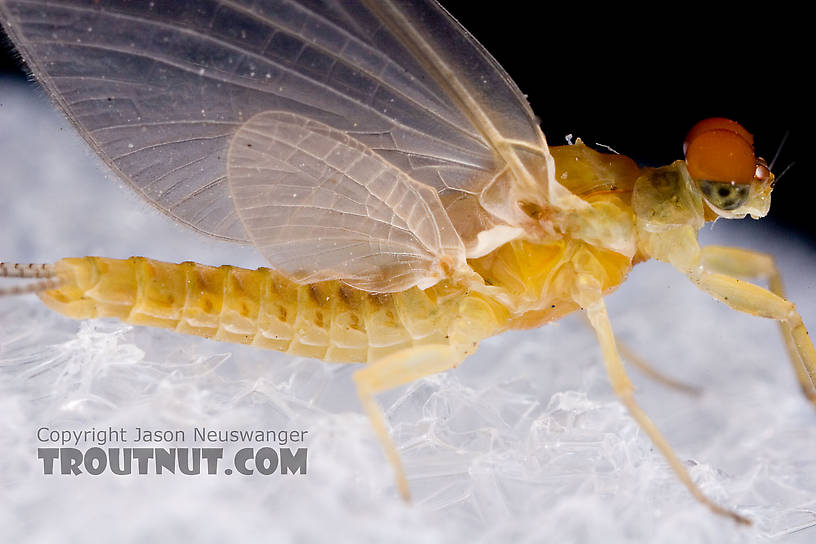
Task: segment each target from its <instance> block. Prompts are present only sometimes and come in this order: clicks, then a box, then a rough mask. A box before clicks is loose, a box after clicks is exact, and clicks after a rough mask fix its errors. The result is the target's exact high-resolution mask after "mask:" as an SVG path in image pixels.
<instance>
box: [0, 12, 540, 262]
mask: <svg viewBox="0 0 816 544" xmlns="http://www.w3.org/2000/svg"><path fill="white" fill-rule="evenodd" d="M0 15H2V19H3V21H4V23H5V25H6V28H7V30H8V31H9V33H10V35H11V36H12V38H13V39H14V41H15V43H16V45H17V46H18V47H19V49H20V50H21V52H22V54H23V56H24V58H25V60H26V61H27V63H28V65H29V66H30V67H31V69H32V71H33V72H34V74H35V75H36V76H37V77H38V78H39V79H40V80H41V81H42V82H43V83H44V84H45V86H46V87H47V88H48V90H49V91H50V93H51V95H52V96H53V98H54V99H55V100H56V101H57V102H58V103H59V104H60V106H61V107H62V108H63V109H64V110H65V112H66V113H67V115H68V116H69V117H70V118H71V120H72V121H73V122H74V123H75V124H76V125H77V127H78V128H79V130H80V132H81V133H82V135H83V136H84V137H85V139H86V140H87V141H88V142H89V143H90V144H91V145H92V146H93V147H94V148H95V149H96V150H97V152H98V153H99V154H100V155H101V156H102V157H103V158H104V159H105V161H106V162H107V163H108V164H109V165H110V166H111V167H112V168H113V169H114V170H115V171H116V172H117V173H119V174H120V175H121V176H122V177H123V178H124V179H126V180H127V181H128V182H129V183H130V184H131V186H132V187H133V188H134V189H135V190H136V191H137V192H139V193H141V194H142V195H143V196H144V197H145V198H146V199H148V200H149V201H150V202H152V203H153V204H154V205H156V206H157V207H158V208H159V209H161V210H162V211H164V212H165V213H167V214H169V215H171V216H172V217H174V218H175V219H177V220H179V221H181V222H182V223H185V224H187V225H189V226H191V227H193V228H195V229H197V230H199V231H202V232H204V233H207V234H210V235H213V236H217V237H221V238H226V239H230V240H234V241H238V242H246V241H251V240H258V239H260V237H259V236H257V235H254V234H253V233H252V232H248V230H247V228H248V227H247V225H245V224H244V223H243V222H242V221H241V218H240V214H239V211H238V209H237V208H236V206H235V204H234V202H233V201H232V200H231V199H230V198H229V193H230V190H229V183H228V181H227V150H228V148H229V146H230V142H231V141H232V140H233V138H234V137H235V135H236V133H238V132H239V130H240V127H242V125H244V124H245V123H246V122H247V121H249V120H250V119H252V118H253V117H255V116H256V115H257V114H260V113H263V112H273V111H274V112H289V113H291V114H294V115H297V116H299V117H301V118H305V119H311V120H314V121H316V122H318V123H320V124H322V125H325V126H327V127H330V128H332V129H334V130H336V131H339V132H340V133H344V134H346V135H348V136H349V137H351V138H353V139H354V140H355V142H357V143H358V144H360V145H362V146H363V147H365V148H366V149H368V150H370V151H371V152H373V153H375V154H376V155H378V156H379V157H380V158H381V159H382V160H384V161H386V162H387V163H389V164H391V165H392V166H393V167H395V168H396V169H398V170H400V171H402V172H403V173H404V174H405V175H406V176H408V178H410V179H412V180H414V182H418V183H422V184H425V185H427V186H428V187H430V188H432V189H433V191H435V192H436V193H437V194H438V195H439V198H440V201H441V202H442V205H443V206H444V207H445V209H446V210H447V212H448V215H449V217H450V219H451V221H452V224H453V226H454V227H455V229H456V230H457V232H458V233H459V234H460V236H461V238H462V239H463V240H464V242H465V244H466V245H467V246H469V247H470V246H472V245H473V244H475V242H476V237H477V236H478V235H479V234H480V233H481V232H482V231H484V230H486V229H489V228H491V227H493V226H495V225H497V224H501V225H508V224H509V225H510V226H512V225H513V223H514V221H515V219H514V216H513V213H509V212H508V211H507V207H508V206H509V205H512V206H515V202H516V201H517V200H519V196H518V194H516V193H514V192H513V188H514V184H515V183H516V179H517V178H518V176H517V174H518V168H519V167H518V165H515V166H514V167H513V168H515V170H513V168H510V169H508V162H511V163H513V161H511V160H509V159H508V151H507V149H510V147H512V146H510V147H508V146H507V145H499V144H502V143H503V142H505V143H506V141H508V140H513V141H514V142H516V143H514V144H512V145H513V146H517V144H518V142H521V143H526V144H528V145H529V146H530V147H531V148H532V149H534V150H536V151H535V152H533V153H532V156H533V162H535V163H536V168H538V169H539V172H537V174H540V175H546V176H550V177H551V174H550V172H548V171H547V169H546V167H547V162H546V160H545V159H547V157H548V154H547V152H546V145H545V144H544V140H543V137H542V135H541V133H540V131H539V130H538V128H537V126H536V121H535V119H534V117H533V115H532V112H531V111H530V109H529V106H528V105H527V103H526V101H525V99H524V98H523V96H522V95H521V93H520V92H519V91H518V89H517V88H516V87H515V85H514V84H513V83H512V81H511V80H510V79H509V77H508V76H507V74H506V73H505V72H504V71H503V70H502V69H501V68H500V67H499V66H498V64H497V63H496V62H495V61H494V60H493V59H492V58H491V57H490V56H489V55H488V54H487V53H486V52H485V51H484V49H483V48H482V47H481V46H480V45H479V44H478V43H477V42H476V41H475V40H474V39H473V38H472V37H471V36H470V35H469V34H468V33H467V32H466V31H465V30H464V29H463V28H462V27H461V26H460V25H459V24H458V23H457V22H456V21H454V20H453V19H452V18H451V17H450V16H449V15H448V14H447V13H446V12H445V11H444V10H443V9H442V8H441V7H440V6H438V5H437V4H436V3H435V2H433V1H432V0H424V1H413V2H409V1H390V2H389V1H384V2H368V1H365V0H324V1H315V0H303V1H286V0H256V1H252V2H249V1H243V0H235V1H215V0H202V1H195V2H194V1H191V0H153V1H146V0H145V1H124V0H118V1H114V0H60V1H57V2H46V1H44V0H0ZM499 149H504V151H503V152H499V151H497V150H499ZM513 153H516V151H512V152H511V154H513ZM511 158H513V157H511ZM516 162H518V161H516ZM522 162H523V161H522ZM514 164H515V163H514ZM510 166H511V167H512V166H513V165H510ZM522 177H523V176H522ZM525 179H526V178H525ZM527 182H528V183H527V185H528V189H529V190H528V192H530V190H534V188H533V189H530V187H531V184H530V183H529V180H527ZM524 199H530V200H541V199H536V198H535V197H530V198H528V197H527V196H525V197H524ZM270 221H272V219H270ZM273 223H274V221H273ZM273 223H270V224H273ZM253 228H254V227H253ZM301 247H302V251H304V252H307V253H313V247H312V246H311V245H309V244H303V245H302V246H301ZM270 259H271V257H270ZM271 262H272V263H273V264H275V260H274V259H271ZM334 264H335V265H337V264H338V263H334Z"/></svg>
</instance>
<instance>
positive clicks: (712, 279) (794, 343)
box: [688, 246, 816, 405]
mask: <svg viewBox="0 0 816 544" xmlns="http://www.w3.org/2000/svg"><path fill="white" fill-rule="evenodd" d="M688 275H689V277H690V278H691V279H692V281H694V282H695V283H696V284H697V286H698V287H700V288H701V289H703V290H704V291H706V292H707V293H709V294H710V295H712V296H713V297H714V298H716V299H718V300H720V301H722V302H724V303H725V304H727V305H729V306H731V307H732V308H734V309H735V310H738V311H740V312H745V313H749V314H752V315H757V316H760V317H767V318H770V319H775V320H777V321H778V322H779V328H780V330H781V332H782V337H783V338H784V339H785V345H786V347H787V350H788V355H789V356H790V360H791V363H792V364H793V368H794V371H795V372H796V377H797V379H798V380H799V385H800V386H801V388H802V391H803V392H804V394H805V396H806V397H807V398H808V399H809V400H810V401H811V403H813V404H814V405H816V350H814V349H813V343H812V341H811V340H810V338H809V336H808V332H807V329H806V328H805V324H804V323H803V322H802V317H801V316H800V315H799V313H798V312H797V311H796V307H795V306H794V305H793V303H791V302H789V301H788V300H786V299H785V291H784V288H783V286H782V278H781V276H780V274H779V269H778V268H777V267H776V264H775V263H774V261H773V258H772V257H771V256H769V255H765V254H762V253H756V252H753V251H748V250H744V249H738V248H730V247H720V246H708V247H704V248H703V250H702V271H699V270H695V271H692V272H690V273H689V274H688ZM747 279H752V280H766V281H768V287H769V288H770V290H767V289H764V288H762V287H759V286H757V285H754V284H752V283H749V282H747V281H745V280H747Z"/></svg>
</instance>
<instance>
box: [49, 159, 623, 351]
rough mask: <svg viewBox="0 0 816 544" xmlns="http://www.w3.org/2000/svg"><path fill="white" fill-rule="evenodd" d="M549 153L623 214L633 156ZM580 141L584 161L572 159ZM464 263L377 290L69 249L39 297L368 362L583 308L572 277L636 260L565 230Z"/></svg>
mask: <svg viewBox="0 0 816 544" xmlns="http://www.w3.org/2000/svg"><path fill="white" fill-rule="evenodd" d="M559 150H561V152H560V153H559ZM554 151H555V154H556V157H557V158H559V161H558V164H559V165H561V166H562V167H561V168H560V169H559V173H560V174H561V178H562V180H565V181H566V182H567V183H566V185H567V186H568V187H570V188H571V189H573V190H574V191H576V193H577V194H579V195H582V196H584V197H585V198H587V200H588V201H590V202H593V201H594V202H603V203H604V205H606V206H612V207H613V208H614V209H616V210H618V211H621V212H622V213H624V216H625V212H626V210H628V209H630V205H629V202H628V199H627V195H628V194H629V192H630V191H631V183H632V182H633V181H634V174H636V172H637V167H635V166H634V164H633V163H631V161H630V160H629V159H625V158H624V157H617V156H612V155H603V154H600V153H597V152H594V151H591V150H589V149H588V148H586V147H583V146H581V147H578V146H567V147H564V148H555V150H554ZM576 151H579V152H583V154H584V156H582V157H580V159H581V160H573V158H576V159H577V158H578V157H573V155H574V154H575V152H576ZM588 153H591V156H590V157H589V158H590V159H596V162H594V163H593V161H592V160H589V161H588V160H587V158H588V157H587V156H586V155H587V154H588ZM598 161H601V162H598ZM627 161H628V162H627ZM610 166H611V167H613V174H614V175H609V176H606V178H608V179H602V178H604V176H603V175H600V176H599V169H606V170H609V169H610ZM601 174H602V173H601ZM627 174H628V175H627ZM630 178H631V179H630ZM582 193H583V194H582ZM587 195H588V196H587ZM630 215H631V212H630ZM469 264H470V266H471V268H472V269H473V270H474V271H475V272H476V273H477V274H478V276H477V277H479V278H481V281H477V283H474V281H473V279H472V278H469V279H468V281H460V280H456V279H453V278H452V279H449V280H444V281H442V282H440V283H437V284H436V285H434V286H432V287H430V288H427V289H424V290H421V289H419V288H416V287H414V288H411V289H408V290H406V291H402V292H398V293H392V294H375V293H368V292H365V291H361V290H358V289H354V288H352V287H349V286H348V285H345V284H344V283H342V282H340V281H325V282H319V283H313V284H308V285H300V284H296V283H294V282H292V281H290V280H288V279H287V278H286V277H285V276H283V275H281V274H279V273H277V272H275V271H273V270H270V269H266V268H261V269H258V270H246V269H242V268H236V267H233V266H221V267H211V266H205V265H201V264H196V263H192V262H185V263H181V264H172V263H164V262H158V261H154V260H151V259H146V258H143V257H132V258H130V259H125V260H117V259H107V258H101V257H84V258H69V259H63V260H61V261H59V262H58V263H57V265H56V271H57V275H58V276H60V277H61V278H64V279H66V282H65V284H64V285H62V286H61V287H59V288H58V289H54V290H51V291H45V292H43V293H41V294H40V297H41V298H42V300H43V301H44V302H45V303H46V304H47V305H48V306H49V307H50V308H52V309H54V310H56V311H58V312H60V313H62V314H65V315H67V316H69V317H73V318H77V319H87V318H96V317H116V318H119V319H122V320H124V321H127V322H129V323H133V324H135V325H147V326H153V327H163V328H169V329H173V330H175V331H177V332H180V333H186V334H194V335H198V336H204V337H206V338H212V339H215V340H220V341H226V342H237V343H241V344H249V345H252V346H256V347H261V348H270V349H276V350H280V351H285V352H287V353H291V354H293V355H301V356H306V357H315V358H319V359H324V360H327V361H337V362H370V361H374V360H378V359H381V358H383V357H384V356H387V355H389V354H391V353H394V352H397V351H400V350H402V349H405V348H409V347H413V346H419V345H426V344H428V345H440V344H451V343H454V342H459V343H462V342H466V343H472V342H478V341H479V340H481V339H482V338H484V337H487V336H491V335H493V334H498V333H500V332H502V331H504V330H507V329H509V328H529V327H535V326H539V325H541V324H544V323H547V322H549V321H553V320H555V319H559V318H560V317H562V316H564V315H566V314H567V313H570V312H572V311H574V310H576V309H578V305H577V304H576V302H574V299H575V296H574V290H575V288H576V285H575V283H576V280H577V278H578V277H580V276H581V275H584V276H586V275H590V276H591V277H593V278H595V279H597V280H598V281H599V283H600V285H601V287H602V290H603V291H604V292H608V291H610V290H612V289H614V288H615V287H617V286H618V285H619V284H620V283H621V282H622V281H623V280H624V279H625V277H626V273H627V272H628V271H629V269H630V268H631V265H632V260H631V258H628V257H626V256H623V255H621V254H619V253H615V252H613V251H610V250H607V249H602V248H598V247H595V246H593V245H592V244H590V243H587V242H585V241H582V240H579V239H573V238H570V237H568V236H561V237H553V238H552V239H550V240H543V241H538V242H532V241H527V240H513V241H511V242H508V243H506V244H504V245H501V246H500V247H498V248H496V249H495V250H494V251H492V252H490V253H488V254H487V255H485V256H483V257H480V258H478V259H472V260H470V261H469ZM468 351H470V350H468Z"/></svg>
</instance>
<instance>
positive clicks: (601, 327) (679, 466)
mask: <svg viewBox="0 0 816 544" xmlns="http://www.w3.org/2000/svg"><path fill="white" fill-rule="evenodd" d="M593 299H594V300H592V299H589V300H590V301H589V302H587V303H585V304H582V306H583V307H584V311H586V313H587V316H588V317H589V320H590V322H591V323H592V326H593V328H594V329H595V334H596V335H597V337H598V341H599V342H600V344H601V351H602V352H603V359H604V364H605V365H606V372H607V374H608V375H609V380H610V382H611V384H612V389H613V390H614V391H615V394H616V395H617V396H618V398H619V399H620V401H621V402H623V404H624V406H626V408H627V409H628V410H629V413H630V414H631V415H632V417H633V418H634V419H635V421H637V423H638V425H640V428H641V429H643V430H644V431H645V432H646V434H647V435H648V436H649V438H650V439H651V440H652V442H653V443H654V445H655V446H657V448H658V449H659V450H660V452H661V453H662V454H663V457H665V458H666V461H668V462H669V465H670V466H671V468H672V470H673V471H674V473H675V474H676V475H677V477H678V478H680V481H682V482H683V483H684V484H685V485H686V487H687V488H688V490H689V491H690V492H691V494H692V495H693V496H694V497H695V498H696V499H697V500H698V501H700V502H701V503H703V504H705V505H706V506H708V507H709V508H710V509H711V510H712V511H713V512H714V513H716V514H720V515H723V516H728V517H731V518H732V519H734V520H735V521H737V522H738V523H744V524H749V523H750V521H748V520H747V519H746V518H744V517H742V516H740V515H739V514H737V513H736V512H732V511H731V510H728V509H726V508H723V507H722V506H720V505H718V504H716V503H715V502H713V501H712V500H711V499H709V498H708V497H706V496H705V495H704V494H703V492H702V491H701V490H700V488H699V487H697V485H696V484H695V483H694V482H693V481H692V479H691V476H689V473H688V471H686V468H685V467H684V466H683V463H682V461H680V459H679V458H678V457H677V454H676V453H674V450H673V449H672V447H671V446H670V445H669V443H668V442H667V441H666V438H665V437H664V436H663V434H661V432H660V431H659V430H658V428H657V427H656V426H655V424H654V423H653V422H652V420H651V419H649V416H647V415H646V413H645V412H644V411H643V410H642V409H641V408H640V406H639V405H638V404H637V402H636V401H635V397H634V387H633V386H632V383H631V382H630V381H629V377H628V376H627V375H626V370H625V369H624V367H623V363H622V362H621V359H620V357H619V355H618V350H617V348H616V347H615V336H614V334H613V332H612V326H611V324H610V323H609V316H608V315H607V313H606V305H605V304H604V302H603V299H602V298H601V297H600V296H598V297H597V298H595V297H593Z"/></svg>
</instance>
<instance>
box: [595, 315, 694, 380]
mask: <svg viewBox="0 0 816 544" xmlns="http://www.w3.org/2000/svg"><path fill="white" fill-rule="evenodd" d="M582 315H583V316H584V323H585V324H586V325H588V326H589V327H592V323H591V322H590V321H589V319H588V318H587V316H586V314H585V313H584V314H582ZM616 343H617V346H618V352H619V353H620V354H621V355H622V356H623V358H624V359H625V360H626V361H628V362H630V363H632V364H633V365H634V366H636V367H637V368H638V370H640V371H641V372H642V373H643V374H645V375H647V376H648V377H650V378H652V379H653V380H655V381H657V382H660V383H662V384H663V385H665V386H666V387H671V388H672V389H677V390H678V391H682V392H683V393H687V394H689V395H699V394H700V388H699V387H697V386H694V385H689V384H687V383H683V382H681V381H679V380H675V379H674V378H672V377H671V376H669V375H667V374H665V373H663V372H661V371H660V370H659V369H657V368H655V367H654V366H652V365H651V364H650V363H649V362H647V361H646V360H645V359H643V358H642V357H640V356H639V355H638V354H637V353H635V352H634V351H633V350H632V349H630V348H629V347H628V346H627V345H626V344H624V343H623V342H621V341H620V340H617V341H616Z"/></svg>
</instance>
